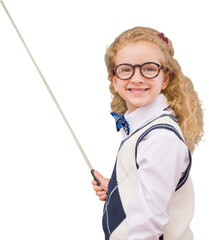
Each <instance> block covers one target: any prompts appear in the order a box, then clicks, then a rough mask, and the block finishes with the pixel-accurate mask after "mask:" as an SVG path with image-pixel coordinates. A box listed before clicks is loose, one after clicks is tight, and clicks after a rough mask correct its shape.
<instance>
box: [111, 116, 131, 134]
mask: <svg viewBox="0 0 209 240" xmlns="http://www.w3.org/2000/svg"><path fill="white" fill-rule="evenodd" d="M111 115H112V116H113V117H114V119H115V121H116V128H117V131H119V130H120V129H121V128H123V129H124V131H125V133H126V134H127V135H129V130H130V128H129V123H128V122H127V121H126V119H125V117H124V115H123V114H122V113H121V114H120V116H119V115H118V114H116V113H115V112H111Z"/></svg>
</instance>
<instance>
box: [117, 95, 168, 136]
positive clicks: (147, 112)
mask: <svg viewBox="0 0 209 240" xmlns="http://www.w3.org/2000/svg"><path fill="white" fill-rule="evenodd" d="M168 107H169V104H168V101H167V99H166V97H165V96H164V95H163V94H160V95H159V96H158V97H157V98H156V99H155V100H154V101H152V102H151V103H149V104H147V105H144V106H142V107H139V108H137V109H136V110H135V111H133V112H131V113H128V112H126V113H125V118H126V120H127V121H128V123H129V126H130V132H129V136H130V135H131V134H132V133H133V132H134V131H136V130H137V129H138V128H139V127H140V126H142V125H144V124H145V123H147V122H148V121H151V120H153V119H154V118H156V117H158V116H160V115H161V114H163V113H166V112H163V111H164V110H165V109H167V108H168ZM169 113H171V112H169ZM120 132H121V134H122V137H123V139H124V138H127V137H128V135H127V134H126V133H125V132H124V130H123V129H121V130H120Z"/></svg>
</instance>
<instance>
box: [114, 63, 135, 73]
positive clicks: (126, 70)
mask: <svg viewBox="0 0 209 240" xmlns="http://www.w3.org/2000/svg"><path fill="white" fill-rule="evenodd" d="M117 72H118V73H130V72H132V68H131V67H130V66H128V65H126V66H120V67H118V69H117Z"/></svg>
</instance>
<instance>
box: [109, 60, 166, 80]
mask: <svg viewBox="0 0 209 240" xmlns="http://www.w3.org/2000/svg"><path fill="white" fill-rule="evenodd" d="M136 67H139V68H140V72H141V75H142V76H143V77H145V78H148V79H152V78H155V77H157V76H158V75H159V73H160V70H164V71H165V72H167V71H168V68H166V67H165V66H163V65H160V64H158V63H155V62H146V63H143V64H141V65H138V64H136V65H131V64H129V63H122V64H119V65H117V66H116V67H115V68H114V69H113V70H112V73H113V75H116V76H117V77H118V78H119V79H121V80H128V79H129V78H131V77H132V76H133V75H134V73H135V68H136Z"/></svg>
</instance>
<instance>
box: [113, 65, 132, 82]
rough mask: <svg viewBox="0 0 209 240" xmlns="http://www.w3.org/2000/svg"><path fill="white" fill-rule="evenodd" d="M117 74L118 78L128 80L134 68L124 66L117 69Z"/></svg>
mask: <svg viewBox="0 0 209 240" xmlns="http://www.w3.org/2000/svg"><path fill="white" fill-rule="evenodd" d="M116 74H117V77H118V78H121V79H128V78H130V77H131V75H132V74H133V68H132V67H131V66H129V65H127V64H123V65H120V66H118V67H117V69H116Z"/></svg>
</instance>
